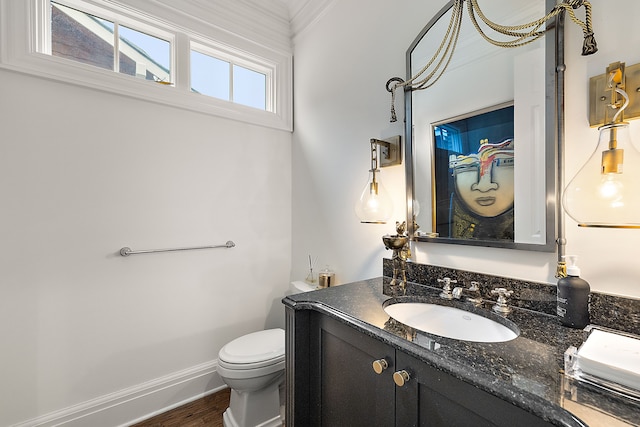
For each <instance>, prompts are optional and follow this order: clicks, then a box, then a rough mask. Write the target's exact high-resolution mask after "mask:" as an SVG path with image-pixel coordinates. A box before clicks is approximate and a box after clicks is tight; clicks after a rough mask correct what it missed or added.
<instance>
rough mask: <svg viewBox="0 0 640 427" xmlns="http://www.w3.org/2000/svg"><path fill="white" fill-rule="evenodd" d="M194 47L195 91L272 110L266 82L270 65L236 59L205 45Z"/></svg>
mask: <svg viewBox="0 0 640 427" xmlns="http://www.w3.org/2000/svg"><path fill="white" fill-rule="evenodd" d="M191 46H192V48H191V90H192V91H193V92H196V93H200V94H203V95H208V96H212V97H215V98H218V99H223V100H225V101H231V102H235V103H237V104H242V105H246V106H248V107H252V108H258V109H261V110H270V109H271V106H270V105H269V103H268V99H269V97H268V96H267V92H268V85H267V81H268V80H270V78H271V74H272V73H271V71H270V70H269V68H268V67H267V66H264V65H262V64H260V63H259V62H256V61H247V60H246V59H240V58H234V57H233V56H230V55H228V54H226V53H225V52H223V51H216V49H215V48H209V47H207V46H204V45H202V44H198V43H194V42H192V43H191ZM222 58H224V59H222ZM241 64H242V65H241Z"/></svg>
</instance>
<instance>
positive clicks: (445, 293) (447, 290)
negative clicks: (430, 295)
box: [438, 277, 458, 299]
mask: <svg viewBox="0 0 640 427" xmlns="http://www.w3.org/2000/svg"><path fill="white" fill-rule="evenodd" d="M438 282H439V283H444V286H443V287H442V292H440V297H442V298H444V299H453V294H452V293H451V284H452V283H458V281H457V280H452V279H450V278H448V277H445V278H443V279H438Z"/></svg>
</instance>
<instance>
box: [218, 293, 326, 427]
mask: <svg viewBox="0 0 640 427" xmlns="http://www.w3.org/2000/svg"><path fill="white" fill-rule="evenodd" d="M315 289H316V287H315V286H312V285H309V284H307V283H305V282H302V281H298V282H291V285H290V287H289V291H290V293H292V294H298V293H302V292H309V291H313V290H315ZM284 353H285V350H284V330H283V329H268V330H265V331H258V332H253V333H250V334H247V335H244V336H241V337H239V338H236V339H235V340H233V341H231V342H229V343H228V344H226V345H225V346H224V347H222V349H221V350H220V352H219V353H218V373H219V374H220V377H221V378H222V380H223V381H224V382H225V384H227V385H228V386H229V388H231V401H230V402H229V407H228V408H227V410H226V411H224V414H223V416H222V423H223V425H224V427H272V426H273V427H275V426H281V425H282V422H283V421H284V420H283V419H282V416H281V413H280V386H281V384H282V383H283V382H284V364H285V362H284Z"/></svg>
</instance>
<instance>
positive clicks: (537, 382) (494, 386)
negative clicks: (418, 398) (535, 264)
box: [283, 277, 640, 426]
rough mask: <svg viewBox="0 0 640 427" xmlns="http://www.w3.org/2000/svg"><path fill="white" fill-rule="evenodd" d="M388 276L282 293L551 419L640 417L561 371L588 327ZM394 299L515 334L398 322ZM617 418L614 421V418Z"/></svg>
mask: <svg viewBox="0 0 640 427" xmlns="http://www.w3.org/2000/svg"><path fill="white" fill-rule="evenodd" d="M388 282H389V279H388V278H382V277H381V278H377V279H371V280H366V281H360V282H354V283H349V284H345V285H341V286H336V287H331V288H326V289H321V290H317V291H312V292H307V293H303V294H296V295H291V296H288V297H286V298H285V299H284V300H283V302H284V304H286V305H287V306H289V307H291V308H293V309H294V310H315V311H319V312H321V313H323V314H326V315H328V316H331V317H333V318H335V319H337V320H339V321H340V322H342V323H344V324H347V325H349V326H351V327H353V328H355V329H357V330H359V331H360V332H362V333H365V334H367V335H369V336H372V337H374V338H376V339H378V340H380V341H382V342H385V343H387V344H389V345H391V346H393V347H395V348H396V349H398V350H401V351H403V352H405V353H408V354H410V355H412V356H414V357H416V358H418V359H420V360H422V361H424V362H426V363H428V364H430V365H432V366H435V367H437V368H438V369H440V370H442V371H445V372H447V373H449V374H451V375H453V376H454V377H456V378H459V379H461V380H463V381H466V382H467V383H470V384H473V385H474V386H476V387H478V388H479V389H482V390H485V391H487V392H489V393H491V394H493V395H495V396H497V397H500V398H502V399H504V400H506V401H508V402H510V403H512V404H514V405H516V406H518V407H521V408H523V409H525V410H527V411H528V412H531V413H533V414H535V415H537V416H539V417H541V418H543V419H545V420H547V421H549V422H551V423H552V424H554V425H559V426H584V425H589V426H613V425H636V426H637V425H640V403H639V402H637V401H633V400H630V399H627V398H624V397H618V396H615V395H613V394H609V393H606V392H604V391H602V390H600V389H598V388H595V387H592V386H589V385H586V384H583V383H578V382H577V381H574V380H571V379H569V378H567V377H566V376H565V375H563V366H564V362H563V357H564V356H563V355H564V352H565V351H566V350H567V348H569V347H570V346H575V347H579V346H580V344H581V343H582V342H583V341H584V339H585V338H586V332H584V331H582V330H576V329H571V328H566V327H564V326H562V325H561V324H560V323H559V321H558V320H557V317H556V316H553V315H550V314H546V313H542V312H538V311H533V310H529V309H524V308H518V307H514V308H513V310H512V312H511V313H509V314H508V315H506V317H503V316H501V315H498V314H496V313H494V312H492V311H491V309H490V307H491V304H492V302H488V303H484V304H483V305H482V306H480V307H476V306H474V305H473V304H471V303H469V302H463V301H459V300H453V301H447V300H444V299H442V298H439V297H438V294H439V292H440V289H436V288H432V287H430V286H426V285H420V284H416V283H411V282H410V283H408V284H407V291H406V294H405V295H408V296H404V295H403V296H400V295H399V292H397V291H395V290H393V289H390V287H389V285H388ZM396 301H398V302H399V301H420V302H436V303H437V304H441V305H449V306H453V307H457V308H462V309H464V310H467V311H471V312H475V313H477V314H480V315H482V316H484V317H489V318H491V319H494V320H496V321H498V322H500V323H502V324H505V325H506V326H509V327H510V328H512V329H513V328H515V329H516V330H517V331H518V332H519V336H518V337H517V338H516V339H514V340H511V341H507V342H502V343H476V342H468V341H458V340H452V339H447V338H442V337H439V336H437V335H430V334H427V333H424V332H421V331H417V330H415V329H413V328H411V327H408V326H406V325H403V324H401V323H399V322H397V321H395V320H394V319H392V318H390V317H389V315H387V314H386V312H385V311H384V310H383V304H388V303H390V302H396ZM616 423H617V424H616Z"/></svg>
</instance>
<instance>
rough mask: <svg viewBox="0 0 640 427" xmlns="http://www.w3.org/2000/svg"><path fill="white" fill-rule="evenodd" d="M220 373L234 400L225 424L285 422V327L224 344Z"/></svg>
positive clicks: (235, 426)
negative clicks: (282, 412)
mask: <svg viewBox="0 0 640 427" xmlns="http://www.w3.org/2000/svg"><path fill="white" fill-rule="evenodd" d="M218 373H219V374H220V377H222V380H223V381H224V382H225V383H226V384H227V385H228V386H229V387H230V388H231V402H230V403H229V407H228V408H227V410H226V411H225V412H224V414H223V417H222V422H223V424H224V427H250V426H251V427H257V426H259V427H271V426H274V427H275V426H281V425H282V419H281V417H280V391H279V387H280V384H281V383H282V381H283V380H284V330H283V329H268V330H265V331H259V332H253V333H250V334H247V335H244V336H241V337H240V338H236V339H235V340H233V341H231V342H230V343H228V344H227V345H225V346H224V347H222V349H221V350H220V352H219V353H218Z"/></svg>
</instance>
